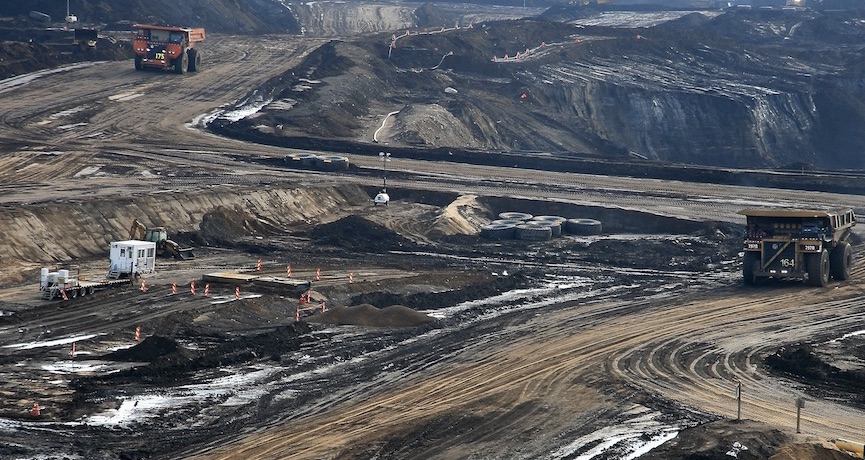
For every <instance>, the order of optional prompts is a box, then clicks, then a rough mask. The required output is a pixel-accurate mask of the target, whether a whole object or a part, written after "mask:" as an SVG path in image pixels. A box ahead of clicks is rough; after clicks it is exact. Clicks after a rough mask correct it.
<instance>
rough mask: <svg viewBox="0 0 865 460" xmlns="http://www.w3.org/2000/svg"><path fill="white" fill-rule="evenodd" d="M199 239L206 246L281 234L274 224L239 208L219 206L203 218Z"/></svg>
mask: <svg viewBox="0 0 865 460" xmlns="http://www.w3.org/2000/svg"><path fill="white" fill-rule="evenodd" d="M199 229H200V231H199V232H198V238H199V240H201V242H202V243H204V244H212V243H233V242H235V241H237V240H238V239H239V238H243V237H255V236H268V235H274V234H276V233H279V230H278V229H277V228H275V227H274V226H273V225H272V224H270V223H267V222H263V221H262V220H261V219H259V218H257V217H255V216H253V215H252V214H250V213H249V212H247V211H245V210H243V209H239V208H234V209H231V208H228V207H226V206H219V207H217V208H216V209H214V210H212V211H210V212H208V213H207V214H205V215H204V216H203V217H202V218H201V224H200V225H199Z"/></svg>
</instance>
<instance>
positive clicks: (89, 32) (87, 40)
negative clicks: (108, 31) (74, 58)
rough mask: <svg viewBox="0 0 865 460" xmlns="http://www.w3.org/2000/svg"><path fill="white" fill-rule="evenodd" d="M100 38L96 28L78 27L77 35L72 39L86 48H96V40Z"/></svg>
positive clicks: (75, 43) (80, 46)
mask: <svg viewBox="0 0 865 460" xmlns="http://www.w3.org/2000/svg"><path fill="white" fill-rule="evenodd" d="M98 38H99V32H97V30H96V29H88V28H78V29H75V36H74V38H73V39H72V44H73V45H75V46H77V47H78V48H80V49H82V50H84V49H85V48H96V41H97V40H98Z"/></svg>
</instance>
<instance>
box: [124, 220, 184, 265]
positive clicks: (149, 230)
mask: <svg viewBox="0 0 865 460" xmlns="http://www.w3.org/2000/svg"><path fill="white" fill-rule="evenodd" d="M129 239H131V240H141V241H151V242H154V243H156V255H158V256H162V257H173V258H175V259H177V260H185V259H194V258H195V254H193V252H192V248H181V247H180V245H179V244H177V243H175V242H174V241H172V240H169V239H168V232H167V231H166V230H165V227H145V226H144V224H142V223H141V222H140V221H139V220H138V219H135V220H133V221H132V226H131V227H130V228H129Z"/></svg>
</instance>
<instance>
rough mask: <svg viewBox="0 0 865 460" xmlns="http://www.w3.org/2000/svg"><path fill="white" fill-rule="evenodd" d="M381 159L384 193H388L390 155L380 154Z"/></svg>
mask: <svg viewBox="0 0 865 460" xmlns="http://www.w3.org/2000/svg"><path fill="white" fill-rule="evenodd" d="M378 156H379V158H381V170H382V191H385V192H386V191H387V162H388V161H390V153H389V152H388V153H385V152H378Z"/></svg>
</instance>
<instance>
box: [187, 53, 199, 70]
mask: <svg viewBox="0 0 865 460" xmlns="http://www.w3.org/2000/svg"><path fill="white" fill-rule="evenodd" d="M187 53H188V54H189V71H190V72H198V71H199V70H201V51H198V50H197V49H195V48H192V49H190V50H189V51H187Z"/></svg>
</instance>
